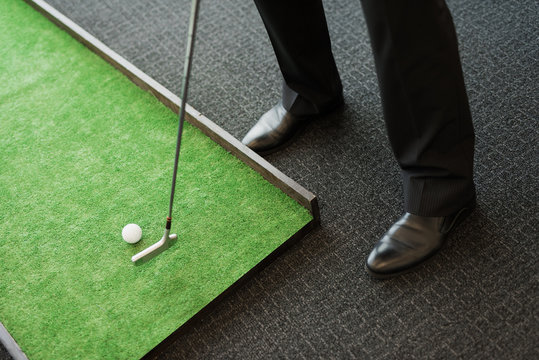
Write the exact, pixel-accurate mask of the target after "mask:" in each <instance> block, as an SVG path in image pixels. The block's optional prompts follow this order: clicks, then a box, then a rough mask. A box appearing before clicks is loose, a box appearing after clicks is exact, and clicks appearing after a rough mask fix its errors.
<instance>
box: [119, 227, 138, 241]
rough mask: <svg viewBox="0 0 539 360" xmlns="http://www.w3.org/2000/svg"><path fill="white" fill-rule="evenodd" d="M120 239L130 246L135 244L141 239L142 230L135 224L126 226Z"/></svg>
mask: <svg viewBox="0 0 539 360" xmlns="http://www.w3.org/2000/svg"><path fill="white" fill-rule="evenodd" d="M122 237H123V238H124V240H125V241H127V242H128V243H130V244H134V243H137V242H138V241H139V240H140V238H141V237H142V229H141V228H140V226H138V225H137V224H127V225H125V226H124V228H123V229H122Z"/></svg>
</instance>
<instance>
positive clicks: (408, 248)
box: [365, 198, 475, 279]
mask: <svg viewBox="0 0 539 360" xmlns="http://www.w3.org/2000/svg"><path fill="white" fill-rule="evenodd" d="M474 207H475V198H474V200H472V201H471V202H470V203H468V204H467V205H466V206H465V207H463V208H462V209H460V210H459V211H457V212H456V213H454V214H452V215H449V216H440V217H425V216H418V215H413V214H410V213H406V214H404V215H403V216H402V217H401V218H400V219H399V220H398V221H397V222H396V223H395V224H393V226H392V227H391V228H390V229H389V230H388V231H387V232H386V233H385V235H384V236H383V237H382V238H381V239H380V240H379V241H378V243H376V245H375V246H374V249H373V250H372V252H371V253H370V255H369V257H368V258H367V262H366V264H365V267H366V269H367V272H368V273H369V274H370V275H372V276H373V277H375V278H378V279H384V278H389V277H393V276H395V275H399V274H402V273H405V272H408V271H409V270H412V269H413V267H414V266H416V265H419V264H420V263H422V262H423V261H425V260H427V259H428V258H430V257H431V256H432V255H434V254H435V253H436V252H437V251H438V250H440V248H441V247H442V245H443V244H444V242H445V240H446V238H447V235H448V234H449V233H450V232H451V231H452V230H453V229H454V228H455V227H456V226H457V225H458V224H459V223H460V222H461V221H462V220H464V219H465V218H466V217H467V216H468V215H469V214H470V213H471V212H472V210H473V209H474Z"/></svg>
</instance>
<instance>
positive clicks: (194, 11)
mask: <svg viewBox="0 0 539 360" xmlns="http://www.w3.org/2000/svg"><path fill="white" fill-rule="evenodd" d="M198 3H199V0H192V2H191V15H190V17H189V30H188V34H187V49H186V51H185V62H184V66H183V79H182V88H181V95H180V109H179V124H178V140H177V142H176V156H175V158H174V171H173V175H172V187H171V190H170V202H169V206H168V218H167V228H169V229H170V220H171V218H172V205H173V203H174V191H175V189H176V176H177V173H178V161H179V157H180V147H181V142H182V132H183V123H184V120H185V104H186V103H187V89H188V87H189V76H190V74H191V60H192V57H193V48H194V44H195V32H196V26H197V19H198Z"/></svg>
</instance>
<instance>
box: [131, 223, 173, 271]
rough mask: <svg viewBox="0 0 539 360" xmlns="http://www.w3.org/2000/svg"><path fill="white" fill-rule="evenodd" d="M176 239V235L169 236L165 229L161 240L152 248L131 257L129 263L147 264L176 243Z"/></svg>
mask: <svg viewBox="0 0 539 360" xmlns="http://www.w3.org/2000/svg"><path fill="white" fill-rule="evenodd" d="M177 239H178V235H176V234H170V235H169V230H168V229H167V230H165V234H164V235H163V237H162V238H161V240H159V241H158V242H156V243H155V244H153V245H152V246H150V247H148V248H146V249H144V250H142V251H141V252H139V253H138V254H135V255H133V257H132V258H131V261H132V262H134V263H135V265H141V264H144V263H146V262H148V261H149V260H151V259H153V258H154V257H156V256H157V255H159V254H161V253H162V252H163V251H165V250H166V249H168V248H169V247H170V246H171V245H172V244H174V243H175V242H176V240H177Z"/></svg>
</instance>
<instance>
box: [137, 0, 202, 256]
mask: <svg viewBox="0 0 539 360" xmlns="http://www.w3.org/2000/svg"><path fill="white" fill-rule="evenodd" d="M198 3H199V0H192V2H191V14H190V17H189V30H188V34H187V49H186V51H185V61H184V67H183V80H182V89H181V95H180V102H181V104H180V111H179V124H178V140H177V141H176V156H175V158H174V171H173V175H172V187H171V189H170V202H169V206H168V216H167V222H166V225H165V233H164V235H163V237H162V238H161V240H159V241H158V242H156V243H155V244H153V245H152V246H150V247H148V248H146V249H144V250H143V251H141V252H139V253H138V254H136V255H134V256H133V257H132V258H131V261H133V262H134V263H135V265H140V264H143V263H145V262H147V261H148V260H150V259H152V258H154V257H155V256H157V255H159V254H161V253H162V252H163V251H165V250H166V249H168V248H169V247H170V246H171V245H172V244H173V243H174V242H175V241H176V239H177V238H178V235H176V234H170V227H171V224H172V204H173V202H174V191H175V188H176V175H177V173H178V160H179V156H180V146H181V142H182V132H183V122H184V120H185V104H186V101H187V88H188V86H189V75H190V74H191V59H192V55H193V46H194V42H195V31H196V25H197V19H198Z"/></svg>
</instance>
